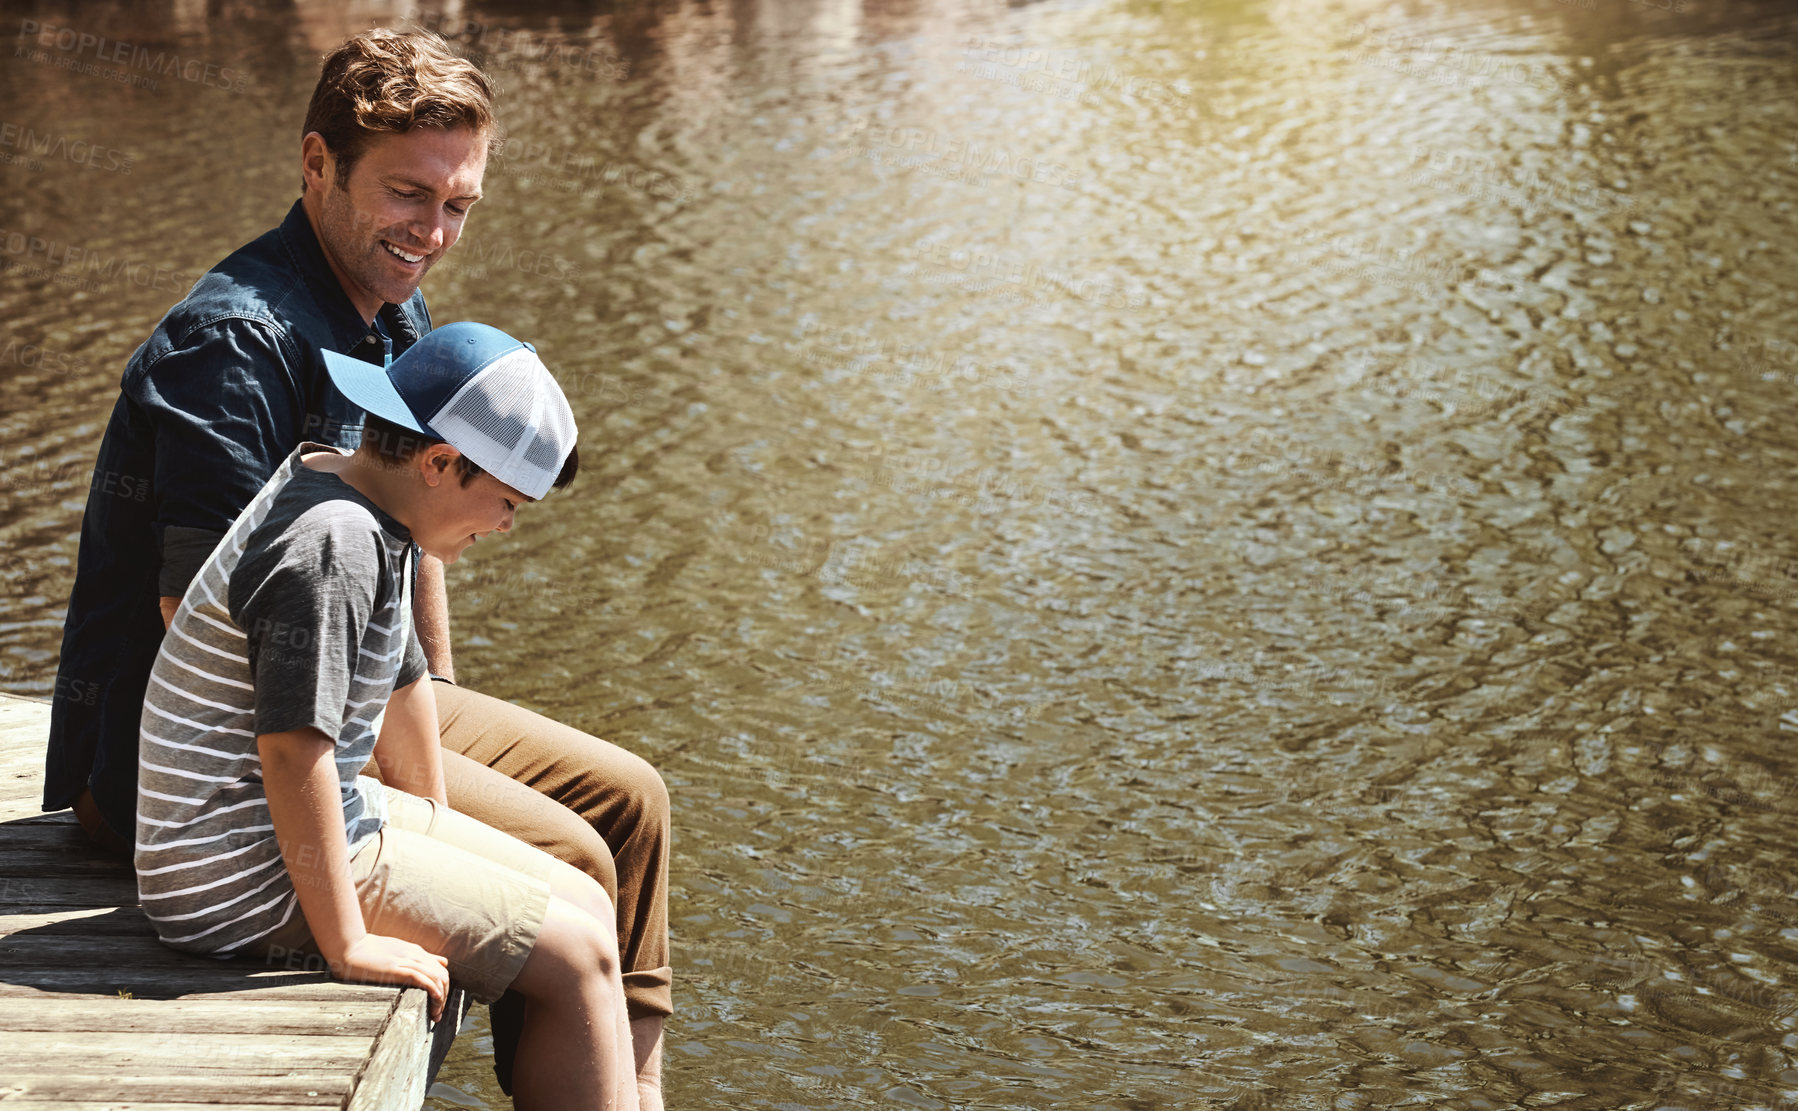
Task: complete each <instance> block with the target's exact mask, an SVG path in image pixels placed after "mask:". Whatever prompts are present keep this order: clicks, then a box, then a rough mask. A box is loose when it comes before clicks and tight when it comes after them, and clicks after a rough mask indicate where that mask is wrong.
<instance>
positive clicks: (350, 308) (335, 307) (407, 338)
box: [281, 201, 419, 353]
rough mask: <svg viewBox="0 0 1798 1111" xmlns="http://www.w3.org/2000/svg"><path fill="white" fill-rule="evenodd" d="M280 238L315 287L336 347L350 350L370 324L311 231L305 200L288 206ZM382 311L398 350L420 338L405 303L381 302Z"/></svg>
mask: <svg viewBox="0 0 1798 1111" xmlns="http://www.w3.org/2000/svg"><path fill="white" fill-rule="evenodd" d="M281 240H282V242H284V243H285V244H286V245H287V250H288V253H289V254H291V255H292V256H293V259H294V262H295V264H296V265H297V266H298V268H299V271H300V276H301V277H302V278H304V279H305V280H306V285H307V286H308V288H310V289H311V290H312V296H313V298H314V299H315V300H316V301H317V302H318V304H319V307H320V308H322V309H323V310H324V312H325V316H326V318H327V319H328V320H329V322H330V325H331V336H332V338H333V339H334V340H336V341H337V342H336V348H337V350H338V351H340V352H347V351H349V350H351V349H352V348H354V347H355V346H356V345H357V344H359V343H361V342H362V340H363V337H365V336H367V335H368V331H369V328H368V325H367V324H365V323H363V321H362V314H361V313H359V312H357V311H356V306H355V305H354V304H352V303H351V302H350V295H349V294H347V293H345V292H344V291H343V283H342V282H340V281H338V280H337V273H336V271H334V270H332V269H331V264H330V262H328V261H326V259H325V249H324V248H323V247H321V246H320V245H319V242H318V236H317V235H315V234H314V233H313V231H312V221H311V220H309V219H308V218H307V217H306V205H305V202H304V201H295V202H293V207H292V208H290V209H288V210H287V216H286V217H285V218H284V219H283V220H282V221H281ZM411 299H412V300H413V301H416V300H418V294H417V293H416V292H415V293H413V294H412V298H411ZM408 304H410V302H408ZM379 315H380V319H381V321H382V322H383V323H384V324H386V325H387V332H388V334H389V335H390V336H392V337H393V345H394V351H395V353H398V352H400V351H403V350H405V349H406V348H408V347H410V346H412V345H413V344H414V343H416V342H418V336H419V333H418V327H417V326H416V325H415V324H414V323H413V322H412V319H411V317H410V316H408V315H407V313H406V310H405V306H403V305H392V304H386V305H382V306H381V308H380V310H379Z"/></svg>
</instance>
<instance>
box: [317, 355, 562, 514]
mask: <svg viewBox="0 0 1798 1111" xmlns="http://www.w3.org/2000/svg"><path fill="white" fill-rule="evenodd" d="M323 354H324V357H325V369H326V370H328V371H330V373H331V381H333V382H335V383H336V384H337V388H338V389H340V390H342V391H343V395H344V396H345V397H347V398H349V399H350V400H351V401H353V402H355V403H356V404H358V405H360V406H362V407H363V408H364V409H366V410H368V411H369V412H371V413H374V414H376V415H377V416H381V417H385V418H387V419H388V420H390V421H392V422H393V423H395V424H397V425H400V426H401V427H403V428H410V429H412V430H413V431H414V432H422V433H424V434H425V435H427V436H431V437H433V438H435V439H439V440H442V441H444V442H445V443H447V444H449V445H450V446H451V447H453V448H455V449H456V450H457V451H459V452H461V453H462V454H463V455H466V456H468V457H469V458H470V459H472V460H474V461H475V462H476V463H479V464H480V465H481V467H482V469H484V470H486V471H487V472H488V473H489V474H491V475H493V477H495V478H497V479H499V480H500V481H501V482H503V483H505V484H506V485H507V486H510V487H512V488H513V489H515V490H517V491H519V492H520V493H522V494H525V495H527V496H529V497H533V498H541V497H542V496H543V495H545V494H547V493H549V490H550V487H551V486H552V485H554V483H555V481H556V476H557V475H558V474H560V473H561V471H562V464H563V463H564V462H566V461H567V459H568V453H569V452H570V451H572V450H573V449H574V437H575V428H574V413H573V412H571V411H570V410H569V408H568V399H567V398H566V397H564V396H563V395H562V387H561V386H559V385H557V384H556V380H555V378H554V377H552V376H551V375H550V373H549V368H547V367H545V366H544V365H543V360H541V359H539V358H538V357H537V349H536V348H535V347H532V346H531V345H530V344H528V343H522V342H520V341H518V340H515V339H513V338H512V337H511V336H508V335H507V334H506V333H504V332H502V331H500V330H499V329H498V328H494V327H492V326H490V325H487V324H476V323H473V322H472V321H464V322H462V323H457V324H445V325H444V326H443V327H441V328H436V329H433V330H432V331H430V332H428V333H426V334H425V335H424V336H423V337H422V338H420V339H419V341H418V342H417V343H415V344H413V345H412V346H411V347H410V348H408V349H407V351H406V353H405V354H403V355H401V356H400V357H399V358H397V359H395V360H393V362H392V364H391V365H389V366H387V367H385V368H383V367H378V366H376V365H375V364H373V363H367V362H363V361H362V360H361V359H355V358H351V357H350V356H348V355H339V354H338V353H337V352H335V351H326V352H323Z"/></svg>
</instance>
